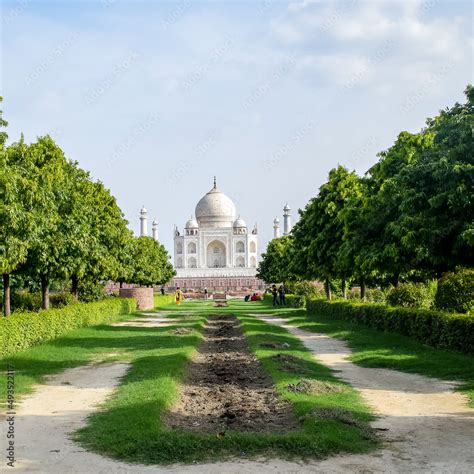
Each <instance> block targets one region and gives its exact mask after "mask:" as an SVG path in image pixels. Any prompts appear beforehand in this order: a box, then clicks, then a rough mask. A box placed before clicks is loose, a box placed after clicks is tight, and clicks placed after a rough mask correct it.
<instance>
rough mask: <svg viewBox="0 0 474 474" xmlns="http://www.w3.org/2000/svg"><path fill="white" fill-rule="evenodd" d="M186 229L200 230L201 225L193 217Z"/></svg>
mask: <svg viewBox="0 0 474 474" xmlns="http://www.w3.org/2000/svg"><path fill="white" fill-rule="evenodd" d="M184 228H185V229H199V224H198V222H197V220H196V219H194V217H191V219H189V220H188V222H186V225H185V226H184Z"/></svg>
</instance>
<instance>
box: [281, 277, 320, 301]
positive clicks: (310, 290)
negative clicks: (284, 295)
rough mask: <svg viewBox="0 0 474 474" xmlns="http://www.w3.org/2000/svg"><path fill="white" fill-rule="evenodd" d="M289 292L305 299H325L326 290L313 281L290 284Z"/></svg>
mask: <svg viewBox="0 0 474 474" xmlns="http://www.w3.org/2000/svg"><path fill="white" fill-rule="evenodd" d="M288 292H289V293H294V294H295V295H298V296H303V297H304V298H324V289H323V287H322V285H321V284H317V283H315V282H312V281H298V282H295V283H289V284H288Z"/></svg>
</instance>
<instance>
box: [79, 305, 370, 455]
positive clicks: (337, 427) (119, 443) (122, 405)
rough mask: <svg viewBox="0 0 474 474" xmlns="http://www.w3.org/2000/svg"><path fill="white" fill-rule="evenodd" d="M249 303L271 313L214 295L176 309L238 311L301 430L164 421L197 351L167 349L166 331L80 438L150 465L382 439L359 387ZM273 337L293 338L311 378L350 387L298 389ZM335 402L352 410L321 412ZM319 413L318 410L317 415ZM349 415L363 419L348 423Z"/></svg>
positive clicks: (326, 451)
mask: <svg viewBox="0 0 474 474" xmlns="http://www.w3.org/2000/svg"><path fill="white" fill-rule="evenodd" d="M249 309H250V310H251V311H252V312H256V311H257V312H259V311H261V312H264V311H265V310H266V307H265V306H264V305H263V304H261V303H259V304H253V303H252V305H250V304H249V303H244V302H241V301H231V302H230V304H229V307H227V308H219V309H216V308H215V307H214V304H213V302H212V301H197V302H194V301H190V302H186V303H185V304H183V305H181V306H180V307H179V308H174V314H175V315H177V314H179V313H182V314H190V313H192V314H193V315H194V316H193V318H195V317H197V318H200V317H202V318H205V317H207V316H209V315H210V314H216V313H219V314H222V313H229V314H235V315H237V317H238V318H239V319H240V321H241V323H242V328H243V330H244V332H245V334H246V336H247V337H248V340H249V344H250V347H251V349H252V350H253V351H254V353H255V354H256V356H257V357H258V358H259V359H260V360H261V361H262V364H263V367H264V369H265V370H267V371H268V372H269V373H270V375H271V376H272V379H273V381H274V383H275V386H276V390H277V391H278V394H279V395H280V396H281V397H282V398H284V399H285V400H287V401H289V402H290V403H291V405H292V407H293V409H294V412H295V415H296V417H297V418H298V419H301V428H300V429H299V430H296V431H293V432H288V433H285V434H275V433H273V434H270V433H264V434H262V433H259V434H255V433H240V432H232V431H227V432H226V434H225V436H217V435H213V434H205V433H196V432H189V431H184V430H178V429H171V428H168V427H167V426H165V425H164V424H163V423H162V422H161V419H160V418H161V416H160V415H161V414H162V413H163V412H164V410H166V409H167V408H168V407H170V406H171V404H172V403H173V402H174V401H175V400H176V397H177V396H178V391H179V381H180V379H181V377H182V375H183V371H184V369H185V365H186V361H187V360H188V358H189V355H190V354H191V352H192V351H190V352H187V351H185V352H183V353H181V354H178V353H177V352H176V349H175V351H174V352H173V354H167V355H165V354H161V353H160V352H161V338H162V336H164V335H165V333H163V334H159V335H157V336H158V337H156V346H157V347H156V348H155V349H154V350H153V351H151V352H150V353H149V354H147V355H146V356H145V355H144V354H143V355H142V356H141V357H138V358H134V359H133V360H132V361H131V362H132V364H133V365H132V368H131V370H130V371H129V372H128V374H127V375H126V376H125V378H124V379H123V380H122V383H121V385H120V387H119V388H118V390H117V392H116V393H115V395H114V396H113V397H112V398H111V399H110V400H108V401H107V402H106V403H105V404H104V407H103V408H104V409H103V411H101V412H98V413H96V414H94V415H93V416H92V417H91V418H90V419H89V424H88V426H86V427H85V428H83V429H81V430H80V431H79V432H78V433H77V438H76V439H77V440H79V441H80V442H81V444H83V445H84V446H85V447H86V448H88V449H91V450H93V451H96V452H99V453H103V454H107V455H109V456H111V457H114V458H117V459H121V460H124V461H128V462H140V463H145V464H170V463H175V462H184V463H192V462H202V461H209V460H219V459H225V458H228V457H240V458H248V457H253V456H256V455H268V456H274V455H279V456H281V457H285V458H294V457H298V458H321V457H326V456H328V455H331V454H335V453H341V452H351V453H356V452H357V453H359V452H365V451H368V450H370V449H371V448H373V447H374V446H375V445H376V443H375V442H374V440H373V437H372V436H371V433H370V430H369V429H368V424H367V422H368V421H369V420H370V419H371V415H370V413H369V410H368V409H367V407H366V406H365V405H364V404H363V403H362V401H361V398H360V397H359V395H358V393H357V392H356V391H354V390H352V389H351V388H350V387H349V386H346V385H345V384H344V383H343V382H341V381H339V380H338V379H336V378H335V377H334V376H333V374H332V372H331V371H330V370H329V369H327V368H326V367H324V366H322V365H320V364H318V363H316V362H315V360H314V359H313V357H312V356H311V354H310V353H309V352H308V351H307V350H306V349H305V348H304V346H303V345H302V344H301V343H300V342H299V340H298V339H297V338H295V337H294V336H292V335H291V334H289V333H288V332H287V331H286V330H284V329H282V328H279V327H276V326H273V325H270V324H267V323H265V322H261V321H259V320H257V319H256V318H255V317H253V316H249V315H248V314H246V313H248V312H249ZM255 310H256V311H255ZM185 318H187V316H185ZM178 332H179V331H178ZM166 333H167V337H172V338H173V340H176V341H180V340H183V339H185V338H186V337H188V336H186V335H184V334H173V335H171V334H170V332H169V328H168V329H166ZM267 340H271V341H273V342H277V343H278V344H279V345H283V344H285V345H288V346H289V347H288V348H285V349H284V350H285V354H288V355H291V356H292V357H293V358H294V359H296V360H298V363H299V364H301V366H303V367H304V368H305V375H304V377H305V378H306V379H312V380H320V381H324V382H327V383H334V384H344V385H345V387H346V388H347V390H345V391H343V392H339V393H321V394H306V393H294V392H292V391H291V390H289V389H288V385H289V384H291V383H298V381H299V380H300V376H299V375H298V374H290V373H289V372H287V371H285V370H282V369H281V364H280V362H279V361H277V360H275V359H274V357H273V356H275V355H277V354H278V353H279V351H281V350H282V349H279V348H269V347H261V343H262V342H265V341H267ZM176 346H179V343H176ZM279 347H281V346H279ZM249 403H252V401H251V400H249ZM336 408H337V409H339V410H342V411H343V412H344V413H346V412H347V413H348V415H347V416H346V418H344V419H343V417H339V418H337V417H335V416H332V415H330V416H329V415H328V416H327V417H324V416H321V415H320V413H322V412H321V410H328V413H331V409H336ZM318 410H319V411H318ZM313 412H314V413H316V414H315V415H314V416H313V414H312V413H313ZM317 413H319V414H317ZM349 419H350V420H356V421H354V422H352V421H351V422H350V423H349V422H347V420H349Z"/></svg>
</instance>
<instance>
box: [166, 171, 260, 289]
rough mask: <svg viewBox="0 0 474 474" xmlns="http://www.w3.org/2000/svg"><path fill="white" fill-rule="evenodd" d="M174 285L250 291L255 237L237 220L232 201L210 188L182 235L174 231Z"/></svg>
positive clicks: (254, 259) (253, 274)
mask: <svg viewBox="0 0 474 474" xmlns="http://www.w3.org/2000/svg"><path fill="white" fill-rule="evenodd" d="M174 234H175V235H174V267H175V269H176V272H177V275H176V278H175V285H180V286H183V287H188V288H203V287H210V288H212V287H225V288H229V289H230V288H235V289H238V288H244V287H246V288H247V287H248V288H254V287H255V286H256V285H257V286H260V285H261V282H260V281H259V280H257V279H256V278H255V275H256V269H257V259H258V253H257V251H258V233H257V227H256V226H255V227H254V228H253V229H252V230H249V229H248V227H247V225H246V223H245V221H244V220H243V219H242V218H241V217H240V216H237V212H236V208H235V205H234V203H233V202H232V200H231V199H230V198H229V197H227V196H226V195H225V194H224V193H223V192H222V191H220V190H219V189H218V188H217V185H216V181H215V179H214V187H213V188H212V189H211V190H210V191H209V192H208V193H207V194H206V195H204V197H202V198H201V200H200V201H199V202H198V203H197V205H196V210H195V217H191V219H189V220H188V221H187V222H186V225H185V227H184V231H183V232H180V231H179V230H178V228H177V227H175V230H174Z"/></svg>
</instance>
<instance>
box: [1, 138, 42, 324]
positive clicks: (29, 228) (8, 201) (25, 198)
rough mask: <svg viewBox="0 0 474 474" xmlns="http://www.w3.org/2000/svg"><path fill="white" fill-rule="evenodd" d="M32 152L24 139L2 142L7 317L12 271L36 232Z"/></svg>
mask: <svg viewBox="0 0 474 474" xmlns="http://www.w3.org/2000/svg"><path fill="white" fill-rule="evenodd" d="M28 153H29V150H28V146H27V145H26V144H25V143H24V141H23V139H22V140H21V141H20V142H18V143H15V144H13V145H10V146H9V147H8V148H5V147H4V144H3V143H2V144H0V222H1V225H0V272H1V274H2V278H3V311H4V315H5V316H9V315H10V312H11V309H10V274H11V273H12V272H14V271H15V270H16V269H17V268H18V267H19V266H20V265H21V264H22V263H24V262H25V260H26V258H27V253H28V250H29V248H30V246H31V244H32V241H33V239H34V238H35V231H36V215H35V211H34V205H33V203H34V199H35V195H36V192H37V183H36V181H35V180H34V179H33V173H32V169H31V167H30V166H29V164H30V163H29V161H28V159H27V156H28Z"/></svg>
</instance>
